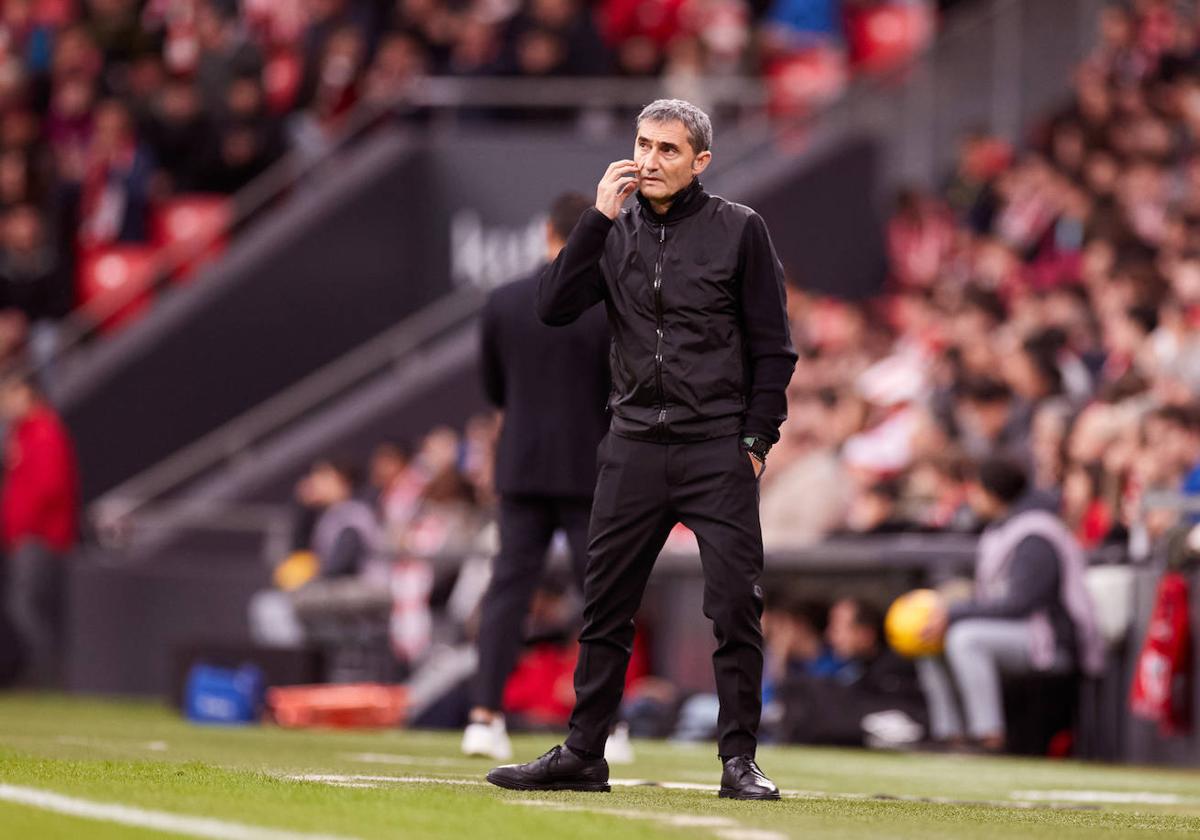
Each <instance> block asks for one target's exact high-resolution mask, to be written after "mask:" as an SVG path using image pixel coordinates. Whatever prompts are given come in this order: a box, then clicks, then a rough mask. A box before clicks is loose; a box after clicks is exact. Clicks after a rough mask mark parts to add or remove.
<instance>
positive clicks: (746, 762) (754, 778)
mask: <svg viewBox="0 0 1200 840" xmlns="http://www.w3.org/2000/svg"><path fill="white" fill-rule="evenodd" d="M719 796H720V797H721V798H722V799H778V798H779V788H777V787H775V783H774V782H772V781H771V780H770V779H768V778H767V775H766V774H765V773H764V772H763V771H762V770H760V769H759V767H758V765H757V764H755V763H754V759H753V758H751V757H750V756H748V755H735V756H733V757H732V758H727V759H726V760H725V770H724V772H723V773H721V793H720V794H719Z"/></svg>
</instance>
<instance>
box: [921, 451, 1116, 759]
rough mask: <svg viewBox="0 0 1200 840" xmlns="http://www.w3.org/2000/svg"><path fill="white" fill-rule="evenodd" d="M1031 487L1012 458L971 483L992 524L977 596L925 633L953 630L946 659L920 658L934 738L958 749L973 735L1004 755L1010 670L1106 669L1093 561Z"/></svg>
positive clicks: (982, 470) (983, 469)
mask: <svg viewBox="0 0 1200 840" xmlns="http://www.w3.org/2000/svg"><path fill="white" fill-rule="evenodd" d="M1027 485H1028V479H1027V476H1026V472H1025V470H1024V468H1023V467H1021V466H1020V465H1019V464H1017V463H1015V462H1013V461H1011V460H1007V459H1003V458H992V459H989V460H986V461H984V462H983V463H982V464H981V465H980V467H979V471H978V475H977V477H976V478H975V479H974V480H973V481H972V483H971V486H970V500H971V506H972V507H973V508H974V509H975V511H976V513H977V514H978V515H979V516H980V517H981V518H982V519H984V520H985V521H988V522H989V523H990V525H989V527H988V529H987V530H986V531H985V532H984V535H983V538H982V539H981V540H980V543H979V549H978V556H977V560H976V566H975V589H974V594H973V597H972V598H971V599H970V600H969V601H966V602H964V603H959V604H955V605H953V606H951V607H949V608H948V609H945V608H943V609H941V610H939V611H937V612H936V613H935V614H934V615H933V616H932V618H931V619H930V624H929V626H928V627H927V628H926V634H927V635H928V637H930V638H939V637H941V636H942V635H943V634H944V637H945V655H944V658H925V659H921V660H919V661H918V663H917V667H918V671H919V673H920V677H921V687H922V689H923V690H924V692H925V697H926V700H927V702H928V704H929V718H930V730H931V735H932V737H933V739H934V740H935V741H939V742H943V743H950V744H955V745H957V744H961V743H963V742H964V741H965V739H966V738H967V737H968V736H969V737H970V738H971V739H972V741H974V742H975V743H977V744H978V745H979V746H980V747H981V748H983V749H985V750H989V751H999V750H1001V749H1003V748H1004V745H1005V728H1004V714H1003V709H1002V700H1001V697H1002V695H1001V686H1000V680H1001V677H1002V676H1003V675H1023V674H1034V673H1070V672H1072V671H1078V672H1082V673H1085V674H1095V673H1098V672H1099V671H1100V670H1101V669H1102V668H1103V666H1104V656H1105V650H1104V646H1103V641H1102V640H1101V638H1100V636H1099V634H1098V632H1097V629H1096V621H1095V616H1094V614H1093V607H1092V603H1091V600H1090V596H1089V595H1088V592H1087V589H1086V588H1085V587H1084V572H1085V569H1086V558H1085V556H1084V554H1083V551H1082V549H1081V548H1080V546H1079V543H1078V542H1077V541H1076V539H1075V538H1074V536H1072V534H1071V533H1070V531H1069V530H1068V529H1067V527H1066V526H1065V525H1064V524H1063V522H1062V521H1061V520H1060V519H1059V518H1058V516H1056V515H1055V514H1053V513H1051V512H1049V511H1047V510H1044V509H1040V508H1039V507H1038V506H1037V502H1036V500H1035V499H1033V498H1031V497H1029V496H1027V494H1026V489H1027ZM960 701H961V708H960ZM964 718H965V723H964Z"/></svg>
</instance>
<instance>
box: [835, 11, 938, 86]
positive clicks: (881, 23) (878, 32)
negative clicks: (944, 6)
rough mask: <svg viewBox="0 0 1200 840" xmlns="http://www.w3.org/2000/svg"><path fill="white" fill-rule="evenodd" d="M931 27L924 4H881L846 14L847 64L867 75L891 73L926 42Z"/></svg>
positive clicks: (928, 14)
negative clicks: (889, 71) (848, 45)
mask: <svg viewBox="0 0 1200 840" xmlns="http://www.w3.org/2000/svg"><path fill="white" fill-rule="evenodd" d="M933 26H934V14H933V11H932V9H931V8H930V7H929V6H928V5H926V4H924V3H905V4H894V5H884V6H880V7H877V8H872V9H864V10H862V11H858V12H851V13H848V14H847V16H846V35H847V40H848V41H849V44H850V63H851V65H852V66H853V67H854V68H855V69H856V70H860V71H863V72H867V73H879V72H886V71H888V70H891V69H892V68H894V67H897V66H898V65H900V64H903V63H904V62H905V61H907V60H909V59H910V58H912V57H913V56H915V55H916V54H917V53H918V52H920V51H921V50H922V49H923V48H924V47H925V46H926V45H927V44H928V43H929V40H930V38H931V37H932V35H933Z"/></svg>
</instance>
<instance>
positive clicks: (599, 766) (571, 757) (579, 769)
mask: <svg viewBox="0 0 1200 840" xmlns="http://www.w3.org/2000/svg"><path fill="white" fill-rule="evenodd" d="M487 780H488V781H489V782H491V783H492V784H494V785H496V786H497V787H502V788H508V789H509V790H581V791H588V792H594V793H608V791H609V790H610V788H609V786H608V762H607V761H605V760H604V759H603V758H593V759H588V758H580V757H579V756H577V755H576V754H575V753H573V752H571V751H570V750H569V749H566V748H565V747H555V748H554V749H552V750H550V751H549V752H548V753H546V754H545V755H543V756H542V757H540V758H535V759H534V760H533V761H530V762H529V763H527V764H505V765H504V766H503V767H497V768H496V769H495V770H493V771H492V772H490V773H488V774H487Z"/></svg>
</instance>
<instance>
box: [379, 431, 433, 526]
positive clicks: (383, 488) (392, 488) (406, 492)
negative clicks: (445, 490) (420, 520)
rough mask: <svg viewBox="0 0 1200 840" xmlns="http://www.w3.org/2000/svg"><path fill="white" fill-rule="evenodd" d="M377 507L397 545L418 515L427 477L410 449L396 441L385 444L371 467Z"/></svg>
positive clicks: (381, 518)
mask: <svg viewBox="0 0 1200 840" xmlns="http://www.w3.org/2000/svg"><path fill="white" fill-rule="evenodd" d="M369 475H370V481H371V489H372V491H374V493H375V494H376V499H375V507H376V508H377V510H378V511H379V517H380V521H381V522H382V523H383V527H384V529H385V531H386V532H387V535H388V539H389V541H390V542H392V543H393V544H396V543H398V542H399V540H400V535H401V533H402V531H403V529H404V528H405V527H406V526H407V525H408V522H409V520H411V519H412V518H413V515H414V514H415V513H416V510H417V506H418V503H419V501H420V499H421V494H422V492H423V491H424V489H425V484H426V482H427V480H428V479H427V477H426V476H425V474H424V473H423V472H422V471H421V469H420V468H419V466H418V465H417V464H416V463H415V462H414V461H413V457H412V453H411V452H410V451H409V448H408V447H407V446H405V445H404V444H402V443H398V442H396V441H384V442H383V443H381V444H379V445H378V446H376V447H375V450H374V451H373V452H372V453H371V461H370V466H369Z"/></svg>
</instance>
